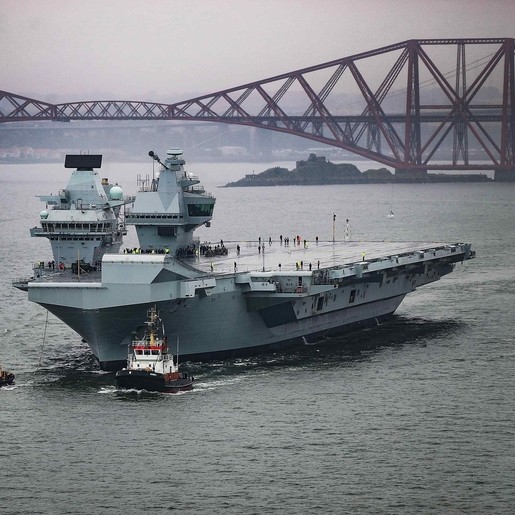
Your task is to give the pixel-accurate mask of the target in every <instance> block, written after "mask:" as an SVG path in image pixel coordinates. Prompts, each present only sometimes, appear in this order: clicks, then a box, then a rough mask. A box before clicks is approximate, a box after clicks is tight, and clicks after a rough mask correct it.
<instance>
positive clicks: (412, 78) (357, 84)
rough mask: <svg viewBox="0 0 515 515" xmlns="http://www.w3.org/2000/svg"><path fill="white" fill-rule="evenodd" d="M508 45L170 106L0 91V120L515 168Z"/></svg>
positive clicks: (416, 162) (386, 55)
mask: <svg viewBox="0 0 515 515" xmlns="http://www.w3.org/2000/svg"><path fill="white" fill-rule="evenodd" d="M436 50H438V51H439V52H437V53H436V54H435V55H433V51H435V52H436ZM514 51H515V46H514V39H513V38H488V39H424V40H409V41H404V42H401V43H396V44H393V45H389V46H386V47H382V48H379V49H375V50H371V51H368V52H363V53H360V54H356V55H353V56H350V57H344V58H342V59H337V60H335V61H330V62H327V63H324V64H320V65H317V66H312V67H309V68H304V69H301V70H297V71H293V72H290V73H285V74H282V75H277V76H275V77H271V78H268V79H264V80H260V81H256V82H252V83H249V84H244V85H242V86H238V87H233V88H230V89H225V90H223V91H217V92H216V93H211V94H208V95H203V96H199V97H196V98H192V99H189V100H186V101H182V102H177V103H174V104H164V103H154V102H138V101H128V100H107V101H88V102H70V103H64V104H49V103H46V102H42V101H39V100H35V99H31V98H27V97H23V96H19V95H15V94H13V93H9V92H6V91H0V122H20V121H40V120H51V121H54V122H59V121H66V122H69V121H73V120H182V121H185V120H187V121H203V122H206V121H212V122H221V123H230V124H240V125H247V126H252V127H258V128H262V129H269V130H274V131H280V132H284V133H288V134H293V135H297V136H301V137H304V138H309V139H311V140H314V141H317V142H320V143H324V144H328V145H332V146H334V147H339V148H342V149H345V150H348V151H350V152H351V153H355V154H358V155H361V156H363V157H366V158H368V159H371V160H374V161H378V162H380V163H383V164H385V165H387V166H391V167H394V168H396V169H398V170H420V171H423V170H426V171H427V170H445V169H448V170H474V169H481V170H485V169H494V170H505V171H507V172H509V173H514V172H515V128H514V127H515V123H514V120H515V79H514V77H515V66H514ZM470 55H472V59H471V58H470ZM439 59H440V61H441V63H440V61H439ZM439 63H440V64H439ZM444 70H445V71H444ZM449 70H450V71H449Z"/></svg>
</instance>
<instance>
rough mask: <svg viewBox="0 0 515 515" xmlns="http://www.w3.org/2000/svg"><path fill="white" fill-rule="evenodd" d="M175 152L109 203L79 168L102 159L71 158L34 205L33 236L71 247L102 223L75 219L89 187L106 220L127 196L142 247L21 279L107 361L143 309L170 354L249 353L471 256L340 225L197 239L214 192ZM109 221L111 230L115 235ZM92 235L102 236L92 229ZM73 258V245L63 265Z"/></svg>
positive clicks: (394, 302) (318, 328)
mask: <svg viewBox="0 0 515 515" xmlns="http://www.w3.org/2000/svg"><path fill="white" fill-rule="evenodd" d="M181 153H182V152H181V151H180V150H178V149H175V150H170V151H168V156H169V157H168V158H167V159H166V160H165V162H164V163H162V162H161V161H160V160H159V157H158V156H157V155H155V154H154V152H149V155H150V156H151V157H152V159H153V160H155V161H158V162H159V163H160V164H161V166H162V168H161V170H160V172H159V174H158V175H157V176H156V175H154V174H153V175H152V179H150V176H149V177H148V178H147V179H145V180H141V181H140V182H141V184H140V186H141V187H140V190H139V192H138V194H137V195H136V197H135V198H134V199H127V200H125V201H124V200H122V199H121V189H120V188H117V189H115V188H111V189H110V190H109V194H110V196H111V199H110V200H106V198H107V197H106V198H104V197H105V195H103V193H102V187H101V185H100V183H99V181H98V177H97V176H96V173H95V172H93V171H92V170H89V169H84V168H88V167H90V168H91V167H93V166H98V165H99V164H100V163H99V162H98V163H96V162H95V163H93V162H91V161H90V158H87V157H84V156H75V157H74V158H73V159H71V163H73V164H75V165H76V166H78V170H77V172H76V173H75V172H74V177H75V176H77V177H76V179H75V180H74V181H70V183H69V188H68V189H67V190H66V191H64V192H63V193H62V194H60V195H59V196H58V197H50V200H52V202H53V203H54V204H55V207H54V209H53V210H52V211H51V212H50V213H48V212H46V211H45V212H42V220H41V225H42V228H41V231H42V233H44V234H46V235H48V236H49V237H50V239H51V241H54V240H52V238H54V239H55V238H57V240H56V241H57V242H58V243H60V242H61V241H62V238H65V237H66V238H68V239H67V241H68V242H69V244H70V245H73V244H74V242H75V244H76V245H77V247H78V249H79V250H80V248H81V246H82V242H81V238H82V239H83V238H84V237H86V236H88V235H89V232H88V231H90V232H91V231H92V230H95V231H98V230H101V229H102V230H103V229H105V227H104V225H105V224H104V222H102V224H103V225H99V224H97V223H96V222H95V225H94V226H93V225H92V222H90V221H85V220H81V221H80V223H78V222H77V220H78V219H79V218H81V217H85V216H87V214H88V213H87V212H86V209H84V208H85V205H84V193H83V192H84V191H89V190H92V191H97V193H96V197H95V196H94V197H91V199H89V204H88V205H90V207H91V211H92V212H93V209H95V213H97V212H98V209H97V207H98V205H97V204H96V202H97V200H95V199H96V198H97V199H100V200H99V201H100V202H102V212H103V214H102V217H105V218H106V219H107V217H110V218H109V219H112V220H114V219H115V218H114V215H112V214H111V212H112V211H113V210H118V209H119V208H120V206H121V205H122V204H123V205H126V204H127V203H132V204H133V207H132V208H126V209H125V211H124V213H125V216H124V221H125V223H127V224H130V225H134V226H135V227H136V232H137V235H138V241H139V245H140V248H134V249H125V251H124V253H123V254H112V253H108V252H107V251H106V252H105V253H103V257H102V260H101V263H99V265H100V266H99V267H98V268H99V270H96V268H97V267H96V266H89V265H94V264H96V262H88V260H87V259H86V260H83V261H84V263H83V265H81V264H80V263H77V266H76V267H75V273H74V267H73V266H68V263H64V262H63V263H60V264H62V265H63V266H62V267H61V266H60V267H59V270H57V271H55V272H54V271H53V269H52V272H51V273H47V274H45V273H42V271H41V270H37V271H36V273H35V277H34V278H33V279H32V280H30V281H28V282H26V283H24V284H19V285H18V287H20V288H21V289H24V290H27V291H28V296H29V300H31V301H33V302H36V303H38V304H40V305H41V306H43V307H45V308H46V309H48V310H49V311H50V312H52V313H53V314H54V315H55V316H57V317H58V318H59V319H61V320H62V321H63V322H64V323H65V324H67V325H68V326H70V327H71V328H72V329H74V330H75V331H76V332H77V333H78V334H79V335H80V336H81V337H82V338H83V339H84V341H85V342H87V343H88V344H89V346H90V348H91V350H92V352H93V354H94V355H95V356H96V357H97V358H98V360H99V362H100V364H101V366H102V367H103V368H105V369H113V368H119V367H120V366H121V365H123V364H124V363H125V360H126V356H127V347H128V345H130V344H131V342H132V341H133V339H134V337H135V336H137V335H140V334H141V333H142V332H144V329H145V321H146V319H147V311H148V309H149V306H151V305H155V306H157V309H158V310H159V312H160V313H161V318H162V320H163V323H164V326H165V327H166V334H167V336H168V337H169V338H170V341H172V342H173V341H179V339H180V342H181V348H180V349H171V350H172V351H176V352H177V354H179V352H180V354H181V356H182V357H183V359H188V358H189V359H193V360H202V359H211V358H216V357H224V356H228V355H229V356H234V355H247V354H255V353H257V352H261V351H263V350H267V349H277V348H280V347H284V346H287V345H292V344H295V343H298V342H305V341H311V340H314V339H316V338H320V337H323V336H325V335H330V334H333V333H335V332H341V331H342V330H344V329H347V328H350V327H355V326H360V325H365V324H368V323H370V322H374V323H376V322H377V321H379V320H380V319H382V318H383V317H386V316H388V315H391V314H392V313H394V312H395V310H396V309H397V308H398V306H399V304H400V303H401V302H402V300H403V298H404V297H405V296H406V295H407V294H408V293H410V292H412V291H414V290H415V289H416V288H417V287H419V286H422V285H424V284H427V283H430V282H434V281H437V280H439V279H440V278H441V277H442V276H444V275H446V274H448V273H450V272H451V271H452V270H453V267H454V266H455V264H456V263H458V262H461V261H464V260H467V259H470V258H472V257H474V252H473V251H472V250H471V246H470V244H468V243H424V244H421V243H420V242H412V243H409V242H398V243H394V242H369V243H365V242H363V241H360V242H352V241H350V239H351V238H350V227H348V224H347V226H346V231H345V234H346V236H345V241H341V242H335V241H332V242H319V241H318V240H316V244H314V245H309V244H308V242H306V241H302V239H301V238H300V236H297V237H296V239H295V241H292V245H290V242H289V238H287V239H286V240H283V238H282V237H281V238H280V241H279V242H277V241H276V242H275V243H273V242H272V241H271V240H270V242H267V243H268V244H264V242H262V241H261V240H258V241H254V242H245V244H244V245H243V246H244V249H243V250H242V249H241V248H240V245H239V244H236V243H232V244H230V245H227V246H226V245H224V242H223V241H221V242H220V244H217V245H215V246H211V245H210V244H208V245H206V244H203V245H200V243H199V242H197V241H194V239H193V233H194V231H195V229H196V228H198V227H200V226H202V225H205V226H209V225H210V221H211V218H212V214H213V209H214V205H215V198H214V197H213V196H212V195H210V194H208V193H206V192H205V191H204V188H203V187H202V186H200V185H199V179H198V178H197V177H196V176H194V175H193V174H191V173H188V172H186V170H185V169H184V164H185V162H184V160H183V159H182V158H180V155H181ZM97 161H99V160H97ZM84 184H86V187H85V186H84ZM95 184H96V189H95ZM45 198H46V197H45ZM72 201H73V202H72ZM63 205H64V206H67V209H66V210H64V208H63ZM68 206H69V207H68ZM93 206H95V208H93ZM63 212H65V214H66V216H67V217H68V218H69V219H70V220H69V223H68V222H67V221H66V220H65V221H63V220H64V218H63V216H62V215H63ZM117 212H118V211H116V213H117ZM113 213H114V211H113ZM116 213H114V214H116ZM97 214H98V213H97ZM78 217H79V218H78ZM113 224H114V222H113ZM113 224H111V225H110V226H109V227H111V228H112V229H113V230H115V229H116V231H118V232H120V231H121V229H120V228H119V227H117V226H116V227H115V225H113ZM122 229H123V231H124V225H123V224H122ZM41 231H40V232H41ZM81 231H82V232H81ZM123 231H121V232H123ZM118 232H117V233H116V234H118ZM82 233H84V234H82ZM92 234H93V233H92ZM95 234H96V232H95ZM33 235H36V231H33ZM84 235H85V236H84ZM88 237H89V236H88ZM92 237H93V236H92ZM95 241H100V237H99V236H97V235H95ZM240 243H242V242H240ZM106 249H107V247H106V246H104V247H102V251H104V250H106ZM56 251H57V250H56V248H54V254H55V252H56ZM77 254H78V252H75V249H74V248H71V249H70V261H71V260H72V259H74V256H75V255H77ZM82 255H83V253H81V256H82ZM93 258H94V256H93V257H91V256H90V257H89V258H88V259H93ZM55 260H56V261H57V262H59V256H57V255H55ZM72 265H73V263H72ZM61 268H62V269H61ZM84 269H85V272H86V273H83V272H81V270H84Z"/></svg>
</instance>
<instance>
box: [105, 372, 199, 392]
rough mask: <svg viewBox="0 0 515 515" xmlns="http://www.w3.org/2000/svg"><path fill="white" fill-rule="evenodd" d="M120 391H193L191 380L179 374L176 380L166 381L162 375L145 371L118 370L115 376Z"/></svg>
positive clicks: (185, 375)
mask: <svg viewBox="0 0 515 515" xmlns="http://www.w3.org/2000/svg"><path fill="white" fill-rule="evenodd" d="M115 382H116V387H117V388H120V389H132V390H147V391H148V392H164V393H178V392H186V391H188V390H192V389H193V378H192V377H190V376H188V375H187V374H184V373H181V374H179V378H178V379H174V380H171V381H167V380H166V378H165V376H164V375H163V374H158V373H156V372H151V371H147V370H126V369H124V370H119V371H118V372H116V376H115Z"/></svg>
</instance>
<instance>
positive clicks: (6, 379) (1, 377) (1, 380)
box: [0, 365, 14, 386]
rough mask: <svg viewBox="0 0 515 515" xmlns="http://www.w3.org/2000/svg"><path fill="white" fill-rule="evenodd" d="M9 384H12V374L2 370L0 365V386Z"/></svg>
mask: <svg viewBox="0 0 515 515" xmlns="http://www.w3.org/2000/svg"><path fill="white" fill-rule="evenodd" d="M11 384H14V374H13V373H12V372H7V370H2V366H1V365H0V386H8V385H11Z"/></svg>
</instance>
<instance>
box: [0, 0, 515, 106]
mask: <svg viewBox="0 0 515 515" xmlns="http://www.w3.org/2000/svg"><path fill="white" fill-rule="evenodd" d="M0 9H1V11H0V12H1V16H0V52H1V67H2V68H1V69H2V73H1V80H0V90H6V91H10V92H13V93H18V94H22V95H27V96H31V97H35V98H38V99H42V100H45V99H46V100H50V101H54V102H67V101H75V100H104V99H124V100H155V101H165V102H175V101H180V100H185V99H187V98H190V97H191V96H194V95H196V94H204V93H205V94H207V93H212V92H215V91H217V90H220V89H225V88H230V87H233V86H238V85H240V84H244V83H247V82H252V81H255V80H259V79H264V78H267V77H271V76H274V75H278V74H281V73H285V72H289V71H292V70H296V69H299V68H304V67H307V66H311V65H315V64H320V63H324V62H327V61H331V60H333V59H338V58H340V57H345V56H348V55H352V54H355V53H358V52H362V51H366V50H371V49H373V48H378V47H381V46H385V45H389V44H391V43H396V42H399V41H404V40H406V39H420V38H455V37H515V0H0Z"/></svg>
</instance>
